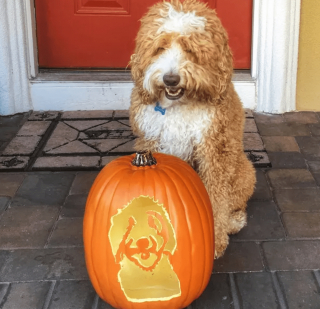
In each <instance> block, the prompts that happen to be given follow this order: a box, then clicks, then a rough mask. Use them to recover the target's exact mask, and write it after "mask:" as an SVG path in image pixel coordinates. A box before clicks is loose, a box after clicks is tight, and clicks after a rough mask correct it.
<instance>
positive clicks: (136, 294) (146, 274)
mask: <svg viewBox="0 0 320 309" xmlns="http://www.w3.org/2000/svg"><path fill="white" fill-rule="evenodd" d="M149 155H150V154H149ZM154 158H155V159H154ZM154 158H153V157H152V156H151V157H148V156H147V155H146V154H137V157H136V158H135V160H133V159H134V155H131V156H125V157H121V158H119V159H116V160H114V161H112V162H111V163H109V164H108V165H107V166H105V167H104V169H103V170H102V171H101V172H100V173H99V175H98V177H97V178H96V180H95V182H94V184H93V186H92V188H91V191H90V194H89V197H88V200H87V204H86V211H85V216H84V231H83V234H84V248H85V258H86V264H87V269H88V273H89V276H90V279H91V282H92V284H93V286H94V288H95V290H96V291H97V293H98V295H99V296H100V297H101V298H102V299H103V300H105V301H106V302H108V303H109V304H111V305H112V306H113V307H115V308H121V309H130V308H131V309H146V308H152V309H167V308H170V309H175V308H184V307H186V306H188V305H189V304H190V303H191V302H192V301H193V300H195V299H196V298H198V297H199V296H200V295H201V293H202V292H203V290H204V289H205V287H206V286H207V284H208V281H209V279H210V275H211V272H212V267H213V260H214V228H213V215H212V209H211V204H210V200H209V197H208V194H207V192H206V189H205V187H204V185H203V183H202V182H201V180H200V178H199V176H198V175H197V173H196V172H195V171H194V170H193V169H192V168H191V167H190V166H189V165H188V164H187V163H185V162H184V161H182V160H180V159H178V158H176V157H173V156H169V155H165V154H160V153H156V154H154ZM155 160H156V161H157V163H156V162H155ZM155 163H156V164H155ZM134 164H135V165H134ZM136 165H138V166H136ZM139 165H140V166H139Z"/></svg>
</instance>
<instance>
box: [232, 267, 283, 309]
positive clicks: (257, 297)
mask: <svg viewBox="0 0 320 309" xmlns="http://www.w3.org/2000/svg"><path fill="white" fill-rule="evenodd" d="M235 281H236V283H237V286H238V289H239V293H240V299H241V303H242V304H241V305H242V307H241V308H243V309H253V308H261V309H271V308H275V309H276V308H280V305H279V302H278V299H277V296H276V293H275V290H274V287H273V284H272V278H271V275H270V273H266V272H263V273H239V274H235Z"/></svg>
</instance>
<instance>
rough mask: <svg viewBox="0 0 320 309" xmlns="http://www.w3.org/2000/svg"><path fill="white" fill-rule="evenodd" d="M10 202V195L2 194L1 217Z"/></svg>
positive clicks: (0, 202)
mask: <svg viewBox="0 0 320 309" xmlns="http://www.w3.org/2000/svg"><path fill="white" fill-rule="evenodd" d="M9 202H10V198H9V197H6V196H0V217H1V215H2V213H3V212H4V211H5V210H6V209H7V207H8V205H9ZM0 237H1V236H0Z"/></svg>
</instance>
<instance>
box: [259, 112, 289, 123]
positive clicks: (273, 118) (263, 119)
mask: <svg viewBox="0 0 320 309" xmlns="http://www.w3.org/2000/svg"><path fill="white" fill-rule="evenodd" d="M253 114H254V119H255V121H256V123H265V124H269V125H270V124H279V123H282V122H284V119H283V116H282V115H277V114H265V113H256V112H254V113H253Z"/></svg>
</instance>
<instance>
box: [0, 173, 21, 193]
mask: <svg viewBox="0 0 320 309" xmlns="http://www.w3.org/2000/svg"><path fill="white" fill-rule="evenodd" d="M24 178H25V174H22V173H20V174H11V173H10V174H4V173H0V195H5V196H14V195H15V193H16V191H17V190H18V188H19V187H20V185H21V184H22V182H23V180H24Z"/></svg>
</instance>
